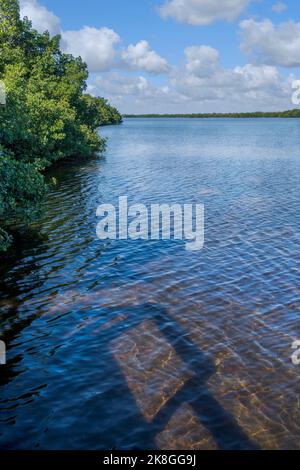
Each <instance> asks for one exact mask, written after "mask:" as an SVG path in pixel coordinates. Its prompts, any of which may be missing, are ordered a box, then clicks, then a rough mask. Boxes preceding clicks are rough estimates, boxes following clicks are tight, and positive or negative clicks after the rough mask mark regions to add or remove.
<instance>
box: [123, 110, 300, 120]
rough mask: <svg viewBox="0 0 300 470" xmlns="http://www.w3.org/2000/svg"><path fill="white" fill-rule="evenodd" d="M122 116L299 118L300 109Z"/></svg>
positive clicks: (127, 116) (125, 116)
mask: <svg viewBox="0 0 300 470" xmlns="http://www.w3.org/2000/svg"><path fill="white" fill-rule="evenodd" d="M123 117H124V118H197V119H199V118H300V109H290V110H287V111H271V112H262V111H256V112H253V113H192V114H124V115H123Z"/></svg>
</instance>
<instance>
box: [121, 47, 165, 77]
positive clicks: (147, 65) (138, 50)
mask: <svg viewBox="0 0 300 470" xmlns="http://www.w3.org/2000/svg"><path fill="white" fill-rule="evenodd" d="M121 63H122V64H123V65H124V66H126V67H128V68H129V69H132V70H143V71H145V72H149V73H153V74H160V73H166V72H168V71H169V65H168V62H167V61H166V60H165V59H163V58H162V57H161V56H160V55H158V54H157V53H156V52H155V51H153V50H152V49H151V48H150V46H149V44H148V42H147V41H139V42H138V43H137V44H135V45H133V44H130V45H129V46H128V47H127V49H124V50H123V51H122V52H121Z"/></svg>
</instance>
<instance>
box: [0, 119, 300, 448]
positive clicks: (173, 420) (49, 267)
mask: <svg viewBox="0 0 300 470" xmlns="http://www.w3.org/2000/svg"><path fill="white" fill-rule="evenodd" d="M102 134H104V135H105V136H107V137H108V138H109V144H108V149H107V152H106V154H105V156H104V157H103V158H98V159H94V160H92V161H89V162H84V163H80V164H76V165H74V164H73V165H71V164H69V165H61V166H60V167H58V168H57V169H55V170H53V175H54V176H55V177H56V178H57V181H58V185H57V188H56V189H55V190H53V191H52V192H51V193H50V195H49V197H48V200H47V202H46V204H45V207H44V211H43V216H42V217H41V219H40V220H39V221H38V222H37V223H36V224H35V225H34V226H33V227H32V231H31V232H30V233H29V234H28V233H26V234H24V237H23V238H22V239H20V241H19V247H20V248H19V251H18V253H16V254H15V256H14V257H13V258H10V259H5V260H3V261H2V262H1V275H0V293H1V301H0V309H1V317H0V318H1V320H0V327H1V332H2V338H3V339H5V341H6V343H7V359H8V363H7V365H6V366H0V410H1V415H0V447H1V448H6V449H112V448H120V449H132V448H148V449H151V448H160V449H217V448H219V449H228V448H230V449H233V448H242V449H247V448H282V449H283V448H291V449H294V448H300V386H299V372H300V366H295V365H293V363H292V361H291V354H292V348H291V346H292V343H293V341H294V340H296V339H300V328H299V308H300V292H299V280H300V279H299V278H300V276H299V242H300V210H299V203H300V176H299V175H300V122H299V120H279V119H278V120H276V119H270V120H264V119H261V120H258V119H257V120H248V119H247V120H246V119H245V120H229V119H228V120H221V119H219V120H196V119H195V120H189V119H187V120H179V119H178V120H177V119H169V120H163V119H157V120H151V119H148V120H142V119H137V120H126V121H125V122H124V124H123V125H121V126H116V127H107V128H105V129H104V130H103V131H102ZM120 195H127V196H128V198H129V203H130V204H131V203H134V202H140V203H144V204H150V203H154V202H158V203H171V202H178V203H181V204H183V203H191V202H198V203H204V204H205V211H206V220H205V232H206V233H205V238H206V239H205V247H204V249H203V250H202V251H199V252H188V251H186V250H185V244H184V242H183V241H175V240H170V241H149V242H146V241H142V240H138V241H132V240H128V241H105V242H103V241H99V240H97V238H96V234H95V227H96V224H97V218H96V207H97V205H98V204H100V203H102V202H105V203H114V204H115V203H116V202H117V198H118V196H120ZM38 233H39V235H38Z"/></svg>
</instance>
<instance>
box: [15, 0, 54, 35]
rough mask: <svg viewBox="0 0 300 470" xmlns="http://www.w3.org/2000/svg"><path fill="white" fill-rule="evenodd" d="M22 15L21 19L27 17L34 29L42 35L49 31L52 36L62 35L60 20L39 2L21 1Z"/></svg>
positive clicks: (35, 0)
mask: <svg viewBox="0 0 300 470" xmlns="http://www.w3.org/2000/svg"><path fill="white" fill-rule="evenodd" d="M20 14H21V18H24V17H25V16H27V18H28V19H29V20H30V21H31V22H32V25H33V27H34V28H35V29H36V30H37V31H39V32H41V33H43V32H44V31H49V33H50V34H51V35H52V36H53V35H55V34H59V33H60V19H59V18H58V17H57V16H55V15H54V13H52V12H51V11H49V10H48V9H47V8H46V7H44V6H42V5H40V4H39V3H38V2H37V0H20Z"/></svg>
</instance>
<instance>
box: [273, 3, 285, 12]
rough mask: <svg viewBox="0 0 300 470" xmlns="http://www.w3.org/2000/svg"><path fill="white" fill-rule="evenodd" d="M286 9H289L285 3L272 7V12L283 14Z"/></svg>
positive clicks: (275, 4)
mask: <svg viewBox="0 0 300 470" xmlns="http://www.w3.org/2000/svg"><path fill="white" fill-rule="evenodd" d="M286 9H287V6H286V4H285V3H283V2H277V3H274V5H273V6H272V10H273V11H275V13H282V12H283V11H285V10H286Z"/></svg>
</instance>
